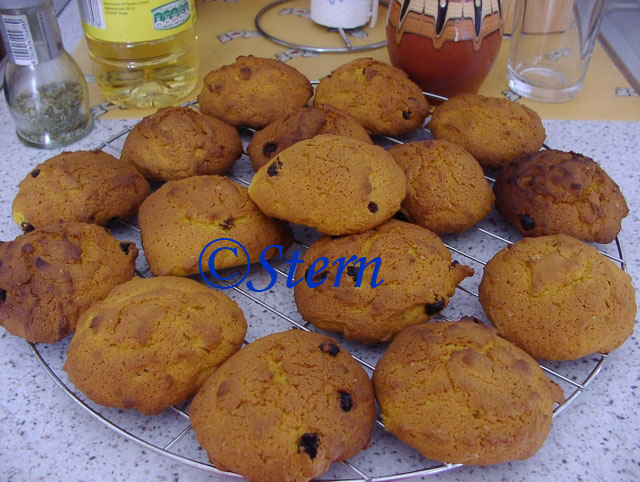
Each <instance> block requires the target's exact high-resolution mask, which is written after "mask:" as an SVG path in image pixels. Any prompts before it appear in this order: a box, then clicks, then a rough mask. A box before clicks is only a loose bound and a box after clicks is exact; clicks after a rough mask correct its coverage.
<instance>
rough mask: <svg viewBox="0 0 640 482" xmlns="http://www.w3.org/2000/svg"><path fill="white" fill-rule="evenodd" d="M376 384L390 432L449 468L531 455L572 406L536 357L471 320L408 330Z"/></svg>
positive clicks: (388, 355)
mask: <svg viewBox="0 0 640 482" xmlns="http://www.w3.org/2000/svg"><path fill="white" fill-rule="evenodd" d="M373 382H374V385H375V391H376V398H377V400H378V403H379V404H380V409H381V411H382V421H383V422H384V424H385V427H386V428H387V430H389V431H391V432H392V433H393V434H394V435H395V436H396V437H398V438H399V439H400V440H402V441H404V442H406V443H407V444H409V445H411V446H412V447H415V448H416V449H418V450H419V451H420V453H422V454H423V455H424V456H425V457H427V458H430V459H435V460H440V461H442V462H448V463H462V464H474V465H486V464H496V463H500V462H506V461H510V460H520V459H526V458H529V457H531V456H532V455H533V454H534V453H536V452H537V450H538V449H539V448H540V447H541V446H542V444H543V443H544V441H545V439H546V438H547V435H548V434H549V431H550V429H551V420H552V415H553V405H554V402H555V403H562V402H563V401H564V396H563V394H562V390H561V389H560V387H558V385H556V384H555V383H553V382H551V381H550V380H549V379H548V378H547V377H546V376H545V375H544V373H543V372H542V370H541V369H540V367H539V366H538V364H537V363H536V361H535V360H534V359H533V358H531V357H530V356H529V355H527V354H526V353H525V352H524V351H522V350H520V349H519V348H518V347H516V346H515V345H513V344H511V343H509V342H508V341H507V340H504V339H503V338H500V337H499V336H497V335H496V331H495V330H494V329H493V328H491V327H489V326H486V325H483V324H481V323H479V322H478V323H474V322H473V321H472V320H471V319H469V318H465V319H462V320H460V321H453V322H437V323H436V322H431V323H423V324H421V325H416V326H411V327H409V328H407V329H405V330H403V331H401V332H400V333H398V335H397V336H396V337H395V338H394V340H393V341H392V342H391V344H390V345H389V348H388V349H387V351H386V353H385V354H384V356H383V357H382V359H381V360H380V361H379V362H378V365H377V366H376V371H375V373H374V375H373Z"/></svg>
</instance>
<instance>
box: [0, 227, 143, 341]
mask: <svg viewBox="0 0 640 482" xmlns="http://www.w3.org/2000/svg"><path fill="white" fill-rule="evenodd" d="M137 255H138V249H137V248H136V246H135V244H134V243H131V242H127V241H118V240H117V239H115V238H113V237H111V236H110V235H109V234H107V232H106V231H105V230H104V228H101V227H99V226H96V225H94V224H84V223H64V224H59V225H51V226H46V227H44V228H41V229H37V230H35V231H31V232H29V233H27V234H23V235H22V236H18V237H17V238H16V239H14V240H13V241H9V242H6V243H5V242H0V324H1V325H3V326H4V327H5V328H6V329H7V331H8V332H9V333H11V334H12V335H17V336H21V337H22V338H26V339H27V340H29V341H31V342H34V343H36V342H41V343H54V342H56V341H58V340H61V339H62V338H64V337H66V336H67V335H70V334H71V333H73V332H74V331H75V329H76V323H77V322H78V317H79V316H80V314H81V313H82V312H83V311H84V310H86V309H87V308H88V307H89V305H90V304H91V303H93V302H94V301H97V300H101V299H102V298H104V297H105V296H106V295H107V293H109V291H110V290H111V288H113V287H114V286H116V285H118V284H120V283H124V282H125V281H127V280H130V279H131V278H132V277H133V273H134V268H135V260H136V257H137Z"/></svg>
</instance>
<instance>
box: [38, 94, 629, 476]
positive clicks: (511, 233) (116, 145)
mask: <svg viewBox="0 0 640 482" xmlns="http://www.w3.org/2000/svg"><path fill="white" fill-rule="evenodd" d="M425 95H426V96H428V97H432V98H433V97H437V96H432V95H431V94H428V93H425ZM194 103H195V102H192V103H190V104H187V105H193V104H194ZM131 129H132V126H129V127H126V128H124V129H122V130H121V131H120V132H118V133H117V134H115V135H113V136H111V137H110V138H108V139H106V140H105V141H104V142H102V143H101V144H100V145H99V146H97V148H98V149H108V150H110V151H112V152H113V153H114V154H116V155H120V153H121V150H122V144H123V142H124V139H125V137H126V135H127V134H128V133H129V132H130V131H131ZM253 132H254V131H253V130H252V129H245V132H244V133H243V142H244V144H245V145H246V143H247V142H248V140H249V138H250V136H251V135H252V134H253ZM429 135H430V133H429V131H428V130H427V129H426V128H425V127H423V128H422V129H420V130H419V131H418V135H417V137H422V138H424V137H425V136H427V137H428V136H429ZM407 140H412V139H398V138H392V137H387V136H380V137H378V138H377V139H376V141H377V143H378V144H381V145H385V144H387V145H389V144H401V143H403V142H405V141H407ZM545 148H548V147H547V146H545ZM241 163H244V164H245V165H246V166H248V165H249V162H248V157H247V155H246V150H245V153H244V155H243V156H242V159H241V160H239V161H237V162H236V164H237V165H240V164H241ZM246 166H245V168H244V170H243V169H236V171H241V173H238V172H235V171H232V173H230V174H228V176H229V177H230V178H231V179H232V180H233V181H235V182H238V183H240V184H242V185H245V186H248V185H249V183H250V178H249V177H250V174H249V173H250V172H251V171H250V168H248V167H246ZM487 179H488V180H489V182H490V183H491V182H493V179H492V178H490V177H487ZM117 223H118V224H119V226H118V225H112V226H111V228H112V230H113V231H114V235H119V236H121V237H126V238H127V239H130V238H131V237H134V238H136V237H137V236H139V231H140V230H139V228H138V227H137V226H136V225H135V224H132V223H127V222H124V221H117ZM118 227H120V228H122V229H120V230H118ZM469 232H471V235H470V236H467V237H466V238H467V239H465V236H464V235H457V236H449V237H445V239H444V241H445V245H446V246H447V247H448V248H449V249H450V250H451V251H452V253H453V254H454V255H459V256H461V257H463V258H465V259H466V260H467V261H465V262H468V263H469V264H474V263H475V264H476V265H479V266H484V265H485V264H486V260H485V259H483V255H482V253H478V252H476V251H482V250H479V249H478V248H477V247H478V246H479V245H481V244H483V242H489V243H490V248H491V249H490V250H489V252H488V254H491V253H495V252H497V251H498V250H499V249H502V248H503V247H504V246H506V245H508V244H512V243H513V242H514V239H519V237H520V236H519V234H517V233H516V232H515V230H514V229H513V228H511V227H510V226H508V225H507V223H506V222H505V221H504V220H502V219H501V218H500V217H498V216H495V215H494V217H493V218H492V219H489V220H488V221H487V220H485V221H483V223H481V225H477V226H475V227H474V228H472V229H471V230H469ZM299 234H300V233H298V232H296V236H295V237H294V238H295V241H294V244H297V245H298V246H300V247H301V248H303V249H306V248H308V247H309V242H308V241H306V240H303V239H301V237H304V235H305V233H302V236H301V235H299ZM478 236H479V237H480V238H478ZM460 240H462V243H457V242H456V241H460ZM600 248H601V251H600V252H601V253H602V254H603V255H605V256H607V257H608V258H610V259H611V260H613V261H615V262H616V263H618V264H619V265H620V267H621V268H622V269H623V270H625V271H626V268H627V266H626V261H625V256H624V252H623V249H622V244H621V243H620V240H619V238H616V239H615V243H611V244H610V245H606V246H600ZM141 251H142V250H141ZM485 251H486V250H485ZM611 251H614V254H612V253H611ZM487 259H488V256H487ZM139 261H140V262H139V264H138V267H137V270H136V271H137V273H138V275H139V276H143V277H148V276H150V275H151V273H150V270H149V268H148V266H147V265H146V263H144V261H143V260H141V259H140V257H139ZM274 264H275V263H274ZM275 269H276V271H277V273H278V274H279V275H280V276H281V277H283V278H286V277H287V273H286V272H285V271H284V270H283V269H280V268H278V267H277V266H276V267H275ZM477 274H478V272H477V271H476V275H477ZM254 275H255V273H252V276H254ZM475 278H476V276H474V278H472V279H475ZM476 283H477V280H476ZM231 289H232V291H233V292H234V293H235V295H236V297H237V298H241V299H244V300H245V302H247V303H249V304H250V305H253V308H259V309H262V310H263V311H265V312H268V313H270V314H271V315H273V316H274V317H275V318H276V319H277V320H281V321H284V322H286V324H288V325H290V326H291V327H293V328H297V329H301V330H305V331H315V328H314V327H313V326H312V325H310V324H309V323H308V322H307V323H305V322H304V321H303V320H301V319H300V320H298V319H296V318H297V316H296V314H297V312H296V313H295V314H294V313H292V314H287V313H286V312H285V310H284V309H282V308H276V307H274V306H272V304H270V303H269V302H268V301H265V300H264V299H260V298H259V297H258V296H254V295H253V294H251V293H249V292H248V291H246V290H245V289H242V288H240V287H238V286H232V287H231ZM458 289H459V290H460V291H462V292H463V293H465V294H466V295H467V296H468V297H470V299H471V300H472V302H473V303H475V306H476V308H477V306H478V305H479V303H477V302H476V301H475V298H477V297H478V293H477V288H474V287H472V286H462V285H460V286H458ZM454 305H455V300H454V302H453V303H451V305H450V306H454ZM467 306H469V305H467ZM445 312H447V310H445ZM475 316H477V317H479V318H482V319H483V320H485V322H487V321H486V318H485V317H484V316H483V314H482V313H481V312H478V313H477V315H475ZM298 318H299V316H298ZM439 318H440V319H445V320H446V319H454V316H452V315H443V314H441V315H439ZM487 323H488V322H487ZM331 335H332V336H334V337H336V338H340V337H339V336H338V335H336V334H331ZM246 343H248V341H247V340H245V344H246ZM340 343H341V344H343V345H347V347H348V349H349V351H351V353H352V354H353V356H354V358H355V359H356V360H357V361H359V362H360V363H361V364H362V366H363V367H364V369H365V370H366V371H367V372H368V373H369V374H371V373H372V372H373V370H374V368H375V363H374V362H373V360H372V357H373V358H379V357H380V356H381V352H380V350H376V349H368V348H363V347H362V346H358V345H357V344H351V345H350V346H349V343H350V342H349V341H348V340H343V339H340ZM29 346H30V348H31V350H32V352H33V354H34V356H35V357H36V359H37V360H38V362H39V363H40V365H41V366H42V368H43V369H44V371H45V372H46V373H47V375H49V376H50V377H51V378H52V379H53V381H54V382H55V384H56V385H57V386H58V387H59V388H60V389H61V390H62V391H63V392H64V393H65V394H66V395H68V396H69V397H70V398H71V399H72V400H73V401H74V402H76V403H77V404H78V406H79V407H80V408H82V409H83V410H84V411H86V412H87V413H89V414H90V415H91V416H93V417H94V418H96V419H97V420H99V421H100V422H102V423H103V424H105V425H106V426H108V427H109V428H111V429H112V430H114V431H115V432H116V433H118V434H120V435H122V436H124V437H126V438H127V439H129V440H131V441H134V442H136V443H138V444H139V445H141V446H142V447H143V448H145V449H148V450H149V451H152V452H155V453H158V454H161V455H163V456H165V457H168V458H169V459H171V460H174V461H177V462H181V463H183V464H186V465H188V466H191V467H195V468H198V469H201V470H205V471H207V472H212V473H215V474H217V475H224V476H227V477H230V478H240V477H241V476H239V475H238V474H235V473H232V472H226V471H223V470H220V469H218V468H216V467H215V466H214V465H212V464H210V463H208V462H207V461H206V460H198V459H197V458H196V457H193V456H191V455H188V454H186V452H187V450H186V449H184V448H182V447H181V445H182V444H183V443H184V442H185V440H186V439H188V438H189V437H191V439H192V440H191V443H192V444H195V443H196V442H195V439H194V438H193V434H192V429H191V425H190V423H189V415H188V414H187V411H186V408H185V406H174V407H170V409H167V410H166V411H165V412H168V413H170V414H173V415H174V416H175V417H177V419H178V423H176V422H175V421H174V422H173V423H172V427H173V426H175V430H173V431H172V433H171V435H170V436H168V440H166V441H164V442H163V443H160V442H157V441H154V440H151V439H152V438H153V437H152V436H150V435H149V431H145V436H141V435H140V434H136V433H134V430H133V429H131V428H125V427H124V426H123V425H125V424H127V423H128V424H130V425H131V424H135V422H136V421H139V420H138V419H136V416H135V415H134V414H133V413H131V412H127V413H124V414H123V412H122V411H117V412H114V411H113V410H112V409H107V408H105V407H101V406H98V405H97V404H94V403H93V402H91V401H89V400H87V399H86V398H85V397H84V395H82V394H81V393H80V392H78V391H76V390H75V388H74V387H73V386H72V384H71V382H70V381H68V379H67V378H66V375H65V374H64V372H63V370H62V367H61V362H60V360H61V359H62V358H64V357H62V356H60V352H59V351H57V352H56V350H64V349H65V348H64V343H63V344H57V345H52V346H51V347H48V346H46V348H45V349H44V350H42V351H49V350H50V351H51V353H50V354H49V356H47V355H46V354H43V353H42V351H41V350H40V349H39V348H38V347H37V346H36V345H34V344H32V343H29ZM363 350H365V351H364V352H363ZM369 352H374V353H373V354H372V353H369ZM361 353H364V355H361ZM47 358H50V359H51V360H52V361H47ZM606 360H607V356H606V355H605V354H597V355H595V356H593V357H591V358H590V361H591V362H592V365H590V366H589V367H587V368H586V370H585V366H584V365H585V364H584V363H573V364H572V363H571V362H564V363H558V364H555V365H553V364H551V365H546V364H541V365H540V367H541V368H542V370H543V371H544V372H545V373H546V374H547V375H548V376H550V377H551V378H552V379H554V380H555V381H556V382H557V383H558V384H559V385H560V386H561V387H563V390H564V392H565V402H564V403H563V404H561V405H557V406H556V407H555V409H554V413H553V416H554V417H556V416H558V415H559V414H561V413H562V412H563V411H564V410H566V409H567V408H568V407H569V406H570V405H571V404H572V403H573V402H574V401H575V400H576V399H577V398H578V397H579V396H580V395H581V394H582V393H583V392H584V391H585V390H586V389H587V388H588V387H589V385H590V384H591V383H592V382H593V380H594V379H595V378H596V377H597V375H598V374H599V373H600V371H601V369H602V367H603V365H604V363H605V362H606ZM56 362H57V366H55V367H53V368H52V365H54V364H55V363H56ZM580 379H581V381H579V380H580ZM185 405H186V404H185ZM115 418H120V419H122V420H121V421H120V422H118V421H116V420H115ZM132 419H135V420H132ZM380 445H385V446H393V450H394V454H395V458H396V459H403V460H402V463H396V465H399V467H398V468H397V469H395V470H393V472H394V473H388V474H372V473H371V472H372V469H371V468H370V467H366V468H364V467H363V466H362V462H363V460H362V457H361V458H360V459H359V460H356V459H358V457H359V456H357V457H354V458H353V459H351V460H350V461H345V462H342V463H341V464H333V466H332V469H331V471H330V472H329V473H328V475H326V476H325V477H329V478H320V479H317V480H324V481H328V480H336V481H342V482H383V481H384V482H389V481H398V480H405V479H409V478H414V477H420V476H428V475H436V474H439V473H442V472H445V471H448V470H451V469H454V468H457V467H460V466H461V465H462V464H448V463H441V462H436V461H431V460H428V459H425V458H424V457H422V456H421V455H420V454H418V453H417V452H416V451H414V450H413V449H411V448H409V447H407V446H405V445H404V444H402V443H401V442H399V441H398V440H397V439H395V437H392V436H390V435H389V433H388V432H386V431H385V428H384V424H383V423H382V421H381V419H380V417H378V418H377V419H376V420H375V430H374V437H373V444H372V447H377V448H379V447H380ZM369 450H372V449H369ZM364 452H365V453H366V452H368V450H367V451H364ZM416 454H417V456H416ZM415 459H417V460H418V461H419V462H418V463H419V464H420V465H421V467H419V468H415V464H416V463H415V462H413V460H415ZM409 460H411V461H409ZM364 463H366V459H365V462H364ZM338 465H339V466H341V467H342V469H343V470H339V469H336V466H338ZM407 465H409V468H408V469H407ZM354 477H355V478H354Z"/></svg>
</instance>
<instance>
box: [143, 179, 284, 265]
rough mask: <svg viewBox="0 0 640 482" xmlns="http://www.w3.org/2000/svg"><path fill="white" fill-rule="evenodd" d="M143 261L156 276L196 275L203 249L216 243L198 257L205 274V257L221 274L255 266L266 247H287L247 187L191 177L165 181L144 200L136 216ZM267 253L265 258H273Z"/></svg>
mask: <svg viewBox="0 0 640 482" xmlns="http://www.w3.org/2000/svg"><path fill="white" fill-rule="evenodd" d="M138 221H139V223H140V233H141V235H142V243H143V245H144V251H145V256H146V258H147V261H148V262H149V267H150V268H151V271H152V272H153V274H154V275H156V276H164V275H175V276H186V275H190V274H194V273H197V272H198V271H199V268H198V261H199V257H200V253H201V252H202V250H203V249H204V247H205V246H206V245H207V244H208V243H210V242H212V241H214V240H216V239H218V238H230V239H232V240H235V241H236V242H239V243H241V244H242V245H243V246H244V247H245V248H246V249H247V251H248V253H249V258H250V259H249V260H247V257H246V255H245V253H244V251H243V250H242V249H241V248H239V247H238V245H237V244H236V243H233V242H231V241H218V242H216V243H215V244H213V245H211V246H210V248H208V250H207V251H206V253H205V255H204V256H203V261H202V269H203V271H204V272H208V271H209V269H208V266H209V261H210V256H211V254H212V253H213V251H214V250H216V249H218V248H224V247H228V248H232V249H235V250H236V252H235V253H234V252H232V251H231V250H230V249H223V250H221V251H219V252H218V253H217V254H216V256H215V261H214V263H215V268H216V269H223V268H229V267H232V266H241V265H245V264H247V263H248V262H254V261H258V259H259V257H260V252H261V251H262V250H263V249H264V248H266V247H267V246H270V245H272V244H276V245H281V246H284V247H285V249H286V248H287V247H288V246H290V245H291V242H292V239H291V234H290V231H289V226H288V225H287V224H286V223H283V222H282V221H278V220H276V219H271V218H268V217H267V216H265V215H264V214H262V212H260V210H259V209H258V207H257V206H256V205H255V204H254V203H253V201H251V199H249V195H248V193H247V188H245V187H243V186H240V185H239V184H236V183H234V182H232V181H231V180H229V179H227V178H225V177H221V176H195V177H188V178H186V179H180V180H178V181H169V182H167V183H166V184H164V185H163V186H162V187H161V188H160V189H158V190H157V191H156V192H154V193H153V194H152V195H151V196H149V197H148V198H147V199H146V200H145V202H144V203H143V204H142V206H141V207H140V213H139V215H138ZM276 253H277V251H276V250H270V251H269V253H268V256H267V258H270V257H271V256H273V255H274V254H276Z"/></svg>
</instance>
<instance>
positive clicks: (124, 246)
mask: <svg viewBox="0 0 640 482" xmlns="http://www.w3.org/2000/svg"><path fill="white" fill-rule="evenodd" d="M130 247H131V243H120V251H122V252H123V253H124V254H129V248H130Z"/></svg>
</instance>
